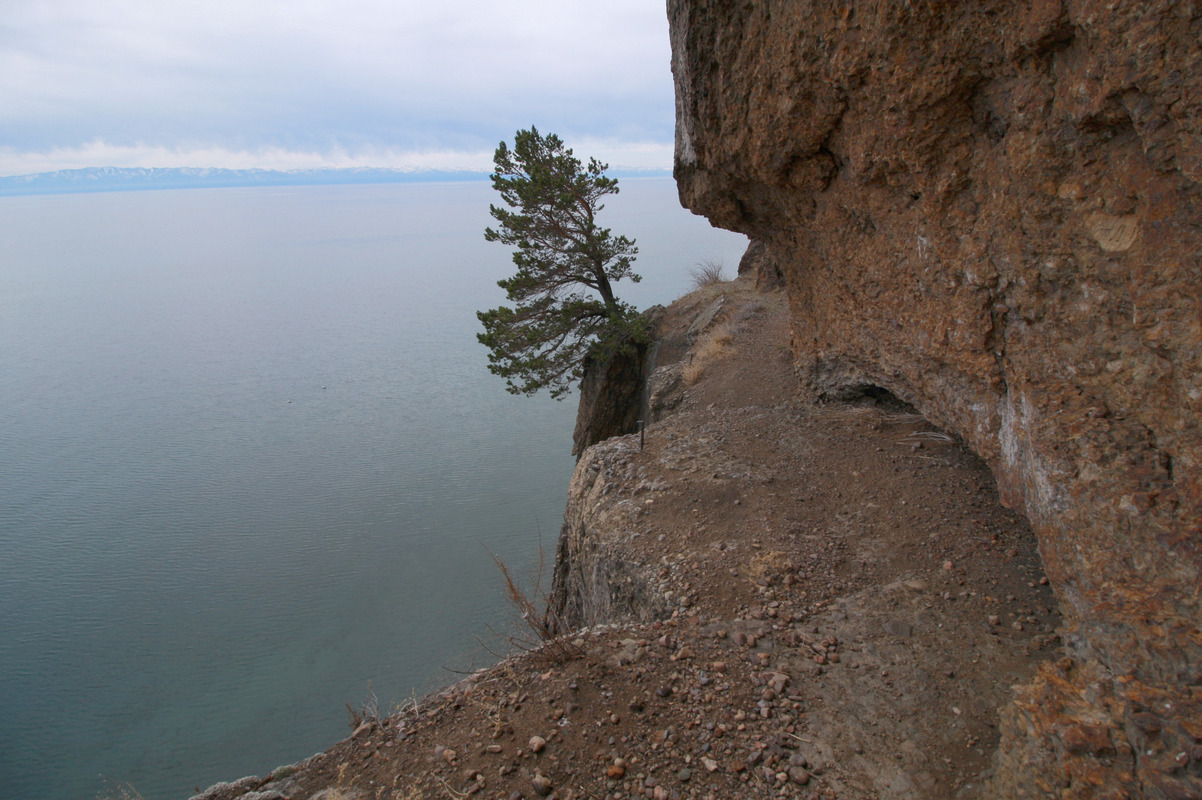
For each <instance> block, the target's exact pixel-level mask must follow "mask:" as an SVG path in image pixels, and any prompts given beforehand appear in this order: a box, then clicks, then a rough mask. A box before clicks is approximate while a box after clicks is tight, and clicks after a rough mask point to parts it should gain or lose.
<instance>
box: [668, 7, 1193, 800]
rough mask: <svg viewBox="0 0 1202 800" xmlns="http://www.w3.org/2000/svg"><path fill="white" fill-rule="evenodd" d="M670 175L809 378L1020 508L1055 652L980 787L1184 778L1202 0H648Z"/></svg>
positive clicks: (1189, 687) (1132, 783)
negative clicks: (935, 430) (1058, 615)
mask: <svg viewBox="0 0 1202 800" xmlns="http://www.w3.org/2000/svg"><path fill="white" fill-rule="evenodd" d="M668 10H669V18H670V21H671V25H672V44H673V70H674V73H675V76H676V81H677V107H678V108H677V110H678V121H677V156H676V175H677V180H678V183H679V186H680V193H681V199H682V202H684V204H685V205H686V206H688V207H689V208H691V209H693V210H694V211H697V212H698V213H702V214H704V215H706V216H708V217H709V218H710V219H711V220H712V221H713V222H714V223H715V224H717V225H721V226H723V227H727V228H731V229H734V230H738V231H741V232H743V233H746V234H748V235H749V236H751V237H752V238H753V239H755V240H759V241H762V242H764V243H765V247H766V248H767V254H766V256H765V257H766V258H768V259H770V260H771V261H772V262H773V263H775V264H776V265H778V267H779V268H780V269H781V270H782V271H783V273H784V276H785V280H786V284H787V286H788V291H789V297H790V303H791V306H792V314H793V348H794V353H795V359H796V369H797V372H798V376H799V378H800V380H801V385H802V387H803V390H804V391H805V392H806V393H808V394H810V395H813V396H817V397H823V396H827V397H833V396H840V395H845V394H849V393H854V392H856V391H859V390H861V389H862V388H864V387H866V386H882V387H885V388H887V389H889V390H890V391H891V392H893V393H894V394H896V395H898V396H899V397H901V398H903V399H905V400H906V401H908V402H910V403H912V404H914V405H915V406H916V407H917V408H919V409H920V410H921V411H922V412H923V413H924V414H925V415H926V416H927V417H928V418H930V419H931V420H932V421H934V422H936V423H937V424H939V425H942V426H944V427H946V428H948V429H951V430H954V431H956V432H957V433H959V434H960V435H962V436H963V437H964V438H965V440H966V441H968V442H970V443H971V444H972V446H973V447H974V448H975V449H976V450H977V452H979V453H980V454H981V455H982V456H983V457H985V458H986V460H987V461H988V462H989V463H990V465H991V466H992V468H993V470H994V472H995V474H996V476H997V478H998V481H999V484H1000V486H1001V487H1002V490H1003V495H1004V497H1005V498H1006V499H1007V501H1008V502H1009V503H1011V504H1013V505H1014V506H1016V507H1020V508H1022V509H1023V510H1024V511H1025V512H1026V514H1027V515H1028V517H1029V518H1030V519H1031V521H1032V524H1033V525H1034V526H1035V528H1036V530H1037V532H1038V535H1039V538H1040V547H1041V551H1042V554H1043V558H1044V561H1045V566H1046V569H1047V573H1048V575H1049V577H1050V578H1051V579H1052V581H1053V583H1054V585H1055V587H1056V590H1057V594H1058V597H1059V598H1060V601H1061V604H1062V606H1063V610H1064V612H1065V614H1066V618H1067V619H1068V621H1069V630H1068V631H1067V636H1066V642H1067V644H1068V646H1067V660H1066V661H1065V662H1063V663H1062V664H1061V665H1060V666H1058V667H1056V668H1055V669H1048V670H1045V671H1044V673H1043V674H1041V676H1040V678H1039V679H1038V680H1037V681H1036V682H1035V683H1033V684H1032V685H1028V686H1026V687H1023V688H1022V689H1021V691H1020V692H1019V695H1018V700H1017V701H1016V703H1015V704H1014V705H1013V706H1011V707H1009V708H1008V709H1007V710H1006V711H1005V713H1004V714H1003V724H1004V731H1005V738H1004V742H1003V751H1002V753H1001V755H1000V757H999V758H1000V762H999V766H1000V767H1001V769H1000V770H999V777H998V778H997V781H996V788H997V791H998V793H999V796H1014V797H1025V796H1032V797H1035V796H1047V794H1048V793H1052V794H1054V795H1057V796H1063V797H1103V796H1106V797H1124V796H1127V797H1191V796H1202V726H1199V724H1198V723H1197V722H1196V721H1197V720H1199V719H1202V633H1200V632H1199V622H1200V620H1202V608H1200V602H1199V578H1200V575H1199V572H1200V570H1202V534H1200V521H1202V477H1200V473H1199V468H1198V467H1199V459H1200V458H1202V428H1200V427H1199V418H1200V417H1202V380H1200V378H1202V305H1200V303H1202V299H1200V298H1202V45H1200V42H1202V7H1199V6H1198V4H1195V3H1191V2H1167V1H1162V2H1142V3H1134V2H1132V3H1108V4H1107V3H1101V2H1074V1H1070V0H1066V1H1065V2H1040V1H1036V2H1002V1H1001V0H998V1H997V2H984V1H980V2H959V3H956V2H942V1H941V0H913V1H911V2H886V1H884V0H880V1H879V2H839V3H817V2H804V1H803V0H755V2H696V1H694V2H687V1H686V0H670V2H669V3H668Z"/></svg>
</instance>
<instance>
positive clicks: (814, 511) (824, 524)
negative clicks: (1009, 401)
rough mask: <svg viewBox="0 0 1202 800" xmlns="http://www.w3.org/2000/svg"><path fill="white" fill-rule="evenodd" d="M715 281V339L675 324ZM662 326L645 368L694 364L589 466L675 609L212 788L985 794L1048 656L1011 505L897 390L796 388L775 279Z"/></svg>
mask: <svg viewBox="0 0 1202 800" xmlns="http://www.w3.org/2000/svg"><path fill="white" fill-rule="evenodd" d="M719 297H722V298H723V299H722V301H721V304H720V306H719V307H718V309H719V310H718V312H717V313H716V314H713V318H712V320H709V321H708V325H706V326H705V327H706V328H711V329H712V326H719V325H726V326H728V329H727V330H726V333H728V334H729V342H728V344H727V345H726V347H725V348H722V347H712V346H707V345H706V341H707V335H706V331H704V330H702V331H699V332H698V331H695V332H694V333H695V334H696V335H695V336H693V337H687V336H686V335H685V333H684V332H685V331H686V330H687V329H688V328H689V327H690V325H693V323H695V322H696V321H698V319H699V318H700V319H701V320H702V321H706V319H705V318H706V317H707V316H708V313H707V312H711V311H713V310H714V308H715V301H716V300H717V299H718V298H719ZM667 326H668V328H669V330H670V331H674V332H675V341H676V342H677V344H678V346H675V347H666V348H664V349H663V350H662V351H661V355H662V356H664V358H662V359H661V363H659V364H657V367H660V368H668V369H672V368H673V366H672V362H678V363H677V364H676V367H675V368H676V369H678V370H680V369H681V368H682V367H684V368H686V369H685V370H684V372H685V374H686V375H689V376H690V377H696V382H695V383H693V384H692V385H688V386H684V385H683V384H682V385H679V386H677V388H675V389H673V390H672V391H670V392H667V393H666V394H665V396H664V397H661V398H659V400H660V401H661V402H660V404H659V406H660V407H663V408H667V409H670V410H668V411H666V412H662V413H664V415H665V416H664V418H663V419H661V420H659V421H658V422H656V423H654V424H653V425H651V426H650V427H649V428H648V430H647V432H646V437H645V440H644V442H643V444H642V446H641V447H640V439H639V437H638V436H637V435H636V436H626V437H618V438H616V439H611V440H609V441H607V442H604V443H602V444H600V445H597V446H596V447H594V448H593V449H592V450H590V452H589V453H587V454H585V456H584V458H583V459H582V462H581V468H582V469H597V470H604V471H605V473H604V474H606V475H609V476H612V477H611V478H610V479H611V480H612V487H611V488H612V491H609V492H608V493H607V495H606V499H605V501H604V502H605V503H606V504H607V508H608V509H609V513H610V514H611V519H612V520H613V521H614V523H615V525H614V529H613V531H612V535H613V536H616V537H621V538H622V541H621V548H622V552H623V554H624V557H625V558H626V559H628V560H629V562H630V563H632V564H635V565H639V566H641V567H642V568H643V569H644V571H646V572H649V573H650V574H651V576H652V580H653V581H654V582H655V585H656V587H657V589H658V590H659V591H660V592H661V593H662V594H663V595H664V597H665V598H666V601H665V607H667V608H670V609H671V612H670V613H671V615H670V616H669V617H668V618H666V619H663V620H661V621H657V622H652V623H644V624H635V623H624V622H622V621H621V620H615V621H612V622H611V623H610V624H607V625H597V626H594V627H592V628H588V629H585V630H580V631H575V632H573V633H571V634H569V635H568V636H567V637H566V638H565V639H564V640H563V641H562V642H560V643H559V646H558V647H556V648H553V649H552V650H542V651H535V652H531V653H525V654H522V655H519V656H517V657H514V658H510V659H507V660H505V661H503V662H501V663H500V664H498V665H496V666H494V667H492V668H490V669H487V670H484V671H482V672H480V673H478V674H476V675H474V676H472V677H471V678H469V679H467V680H464V681H463V682H461V683H459V684H457V685H455V686H452V687H450V688H448V689H446V690H444V691H443V692H441V693H438V694H436V695H434V696H431V697H428V698H425V699H424V700H421V701H420V702H418V703H417V704H416V705H413V706H411V707H409V708H407V709H406V710H404V711H402V712H399V713H397V714H394V715H393V716H390V717H388V718H385V719H374V718H369V719H367V720H366V721H364V723H363V724H362V725H360V726H359V727H358V728H357V729H356V730H355V732H354V733H353V735H352V736H351V737H349V738H348V739H347V740H345V741H343V742H341V743H339V744H338V745H336V746H335V747H333V748H331V749H330V750H329V751H328V752H326V753H322V754H319V755H317V756H314V757H313V758H311V759H308V760H307V761H305V762H301V763H300V764H297V765H294V766H293V767H290V768H284V769H282V770H277V771H276V773H274V774H273V775H272V776H269V777H268V778H266V779H257V778H248V779H244V780H243V781H240V782H238V783H237V784H224V785H219V786H218V787H213V788H212V789H210V790H209V792H207V793H206V796H207V797H208V798H210V800H224V799H225V798H234V797H242V798H246V799H247V800H271V799H272V798H280V797H283V798H296V799H298V800H351V799H352V798H353V799H356V800H369V799H371V800H383V799H384V798H388V799H389V800H406V799H408V798H446V799H449V800H450V799H454V800H457V799H458V798H463V797H468V796H472V797H477V798H496V799H497V800H510V799H512V798H538V797H544V796H551V797H556V798H560V800H571V799H579V798H596V799H597V800H600V799H601V798H606V799H607V800H619V798H652V800H669V799H671V800H677V799H679V798H841V799H842V798H854V799H855V800H860V799H866V798H975V797H981V796H982V780H983V779H984V778H985V777H986V776H987V774H988V770H989V768H990V764H991V758H992V753H993V751H994V749H995V748H996V745H997V709H998V708H999V707H1000V706H1002V705H1004V704H1006V703H1007V702H1009V700H1010V697H1011V689H1010V687H1011V686H1012V685H1014V684H1016V683H1022V682H1024V681H1026V680H1028V679H1029V678H1030V677H1031V675H1032V674H1033V672H1034V670H1035V666H1036V665H1037V663H1038V662H1039V661H1041V660H1045V659H1049V658H1054V657H1056V656H1057V654H1058V652H1059V640H1058V638H1057V636H1056V633H1055V630H1056V627H1057V625H1058V624H1059V617H1058V614H1057V612H1056V610H1055V601H1054V599H1053V597H1052V594H1051V592H1050V590H1049V589H1048V587H1047V585H1046V579H1044V577H1043V572H1042V569H1041V566H1040V560H1039V555H1038V553H1037V551H1036V546H1035V540H1034V537H1033V535H1032V533H1031V531H1030V529H1029V528H1028V526H1027V525H1026V523H1025V521H1024V520H1023V519H1022V518H1021V517H1020V516H1019V515H1017V514H1015V513H1013V512H1011V511H1009V510H1007V509H1006V508H1003V507H1002V506H1001V505H1000V504H999V502H998V499H997V495H996V492H995V489H994V480H993V477H992V475H991V474H990V472H989V470H988V468H987V467H986V466H985V465H984V464H983V463H982V462H981V461H980V460H979V459H978V458H976V457H975V456H974V455H973V454H972V453H971V452H969V451H968V450H967V449H966V448H965V447H964V446H963V445H962V444H961V442H959V441H958V440H957V439H956V438H954V437H952V436H949V435H947V434H945V433H944V432H942V431H940V430H938V429H936V428H934V427H932V426H931V425H929V424H928V423H927V422H926V421H925V420H923V419H922V417H921V416H919V415H918V414H916V413H914V412H913V410H912V409H909V408H907V407H905V406H903V405H902V404H900V403H898V402H897V401H895V400H893V399H892V398H890V397H888V396H884V395H881V396H877V397H865V398H863V399H862V400H861V401H858V402H855V403H850V404H840V405H824V406H818V405H812V404H808V403H806V402H802V401H800V400H798V399H797V394H798V393H797V390H796V384H795V382H794V380H793V378H792V369H791V359H790V355H789V330H788V316H787V309H786V303H785V298H784V297H783V295H780V294H773V293H768V294H763V293H758V292H756V291H755V290H754V288H753V287H752V286H751V285H750V284H749V283H748V282H745V281H744V280H742V279H740V280H738V281H734V282H730V283H724V284H719V285H713V286H708V287H704V288H703V289H701V290H699V291H697V292H695V293H693V294H692V295H689V296H687V297H685V298H682V299H681V300H680V301H677V303H675V304H674V305H673V306H672V307H671V308H670V309H669V311H668V322H667ZM690 366H691V368H690ZM697 376H699V377H697Z"/></svg>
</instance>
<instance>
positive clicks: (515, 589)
mask: <svg viewBox="0 0 1202 800" xmlns="http://www.w3.org/2000/svg"><path fill="white" fill-rule="evenodd" d="M490 555H492V560H493V563H494V564H496V565H497V569H499V570H501V575H502V577H504V579H505V597H506V598H508V600H509V605H510V607H511V608H512V609H513V610H514V612H515V613H516V614H517V617H518V624H517V627H518V632H517V633H515V634H513V635H512V636H507V637H505V639H506V640H507V641H508V642H509V643H510V644H511V645H513V646H514V647H516V648H517V649H518V650H521V651H523V652H526V653H529V654H531V656H532V657H533V658H535V659H537V660H539V661H541V662H543V663H545V664H547V665H556V664H566V663H567V662H568V661H572V660H574V659H577V658H579V657H580V656H582V655H584V651H583V650H582V649H581V648H580V647H577V646H576V645H575V644H574V643H573V642H572V640H571V639H570V638H568V636H566V635H565V634H567V633H568V626H567V624H566V623H565V622H564V621H563V620H562V619H560V617H559V615H558V614H556V613H555V612H554V611H553V610H552V609H551V602H550V600H551V599H550V596H549V595H548V593H547V592H545V591H544V590H543V588H542V587H543V580H542V578H543V564H544V563H546V562H545V559H544V556H543V549H542V545H541V542H540V544H539V553H538V556H539V558H538V563H539V567H538V574H537V575H536V576H535V579H534V588H533V589H532V590H531V591H530V592H527V591H526V590H525V589H523V588H522V587H521V585H520V584H519V583H518V582H517V581H515V580H514V578H513V574H512V573H511V572H510V571H509V566H508V565H507V564H506V563H505V562H504V561H502V560H501V558H500V557H499V556H497V555H496V554H495V553H494V554H490Z"/></svg>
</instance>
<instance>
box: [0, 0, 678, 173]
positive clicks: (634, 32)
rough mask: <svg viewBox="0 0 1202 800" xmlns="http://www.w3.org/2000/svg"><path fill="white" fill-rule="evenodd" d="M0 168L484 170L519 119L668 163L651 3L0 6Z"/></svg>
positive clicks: (626, 159)
mask: <svg viewBox="0 0 1202 800" xmlns="http://www.w3.org/2000/svg"><path fill="white" fill-rule="evenodd" d="M2 7H3V13H2V14H0V175H19V174H25V173H32V172H42V171H47V170H54V169H70V168H78V167H89V166H163V167H174V166H220V167H264V168H293V167H315V166H358V165H362V166H385V167H438V168H473V169H474V168H479V169H487V168H488V167H489V166H491V158H492V151H493V149H494V148H495V147H496V144H497V142H498V141H500V140H501V139H503V138H506V139H511V138H512V136H513V132H514V131H515V130H517V129H518V128H524V127H529V126H530V125H531V124H533V125H536V126H537V127H538V128H539V129H540V130H541V131H544V132H548V131H549V132H555V133H558V134H559V135H560V136H561V137H562V138H564V139H565V140H566V141H567V142H568V144H569V145H571V146H572V147H574V148H575V150H576V152H577V155H581V156H589V155H595V156H597V157H599V158H602V159H603V160H607V161H609V162H610V164H611V166H615V167H617V166H634V167H638V166H642V167H670V166H671V162H672V156H671V152H672V119H673V103H672V78H671V73H670V70H669V56H670V53H669V47H668V26H667V21H666V17H665V11H664V3H663V2H662V0H601V1H600V2H599V1H598V0H201V1H200V2H197V1H196V0H6V2H4V3H3V4H2Z"/></svg>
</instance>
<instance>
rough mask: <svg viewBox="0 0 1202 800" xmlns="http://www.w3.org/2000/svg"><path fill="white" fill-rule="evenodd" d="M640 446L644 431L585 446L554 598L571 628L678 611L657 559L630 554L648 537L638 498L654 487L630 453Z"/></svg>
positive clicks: (555, 610)
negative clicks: (639, 559) (645, 560)
mask: <svg viewBox="0 0 1202 800" xmlns="http://www.w3.org/2000/svg"><path fill="white" fill-rule="evenodd" d="M637 449H638V440H637V437H618V438H610V439H609V440H608V441H604V442H601V443H599V444H597V445H595V446H593V447H590V448H588V449H587V450H585V451H584V453H583V455H582V457H581V459H580V462H579V463H578V464H577V465H576V471H575V472H574V473H573V475H572V482H571V484H570V485H569V487H568V504H567V510H566V511H565V512H564V521H563V528H562V530H561V531H560V534H559V542H558V544H557V547H556V553H555V576H554V583H553V584H552V587H551V597H550V602H549V604H548V605H549V608H550V611H551V613H552V614H553V615H554V618H555V621H556V623H557V627H559V628H561V629H563V630H565V631H567V630H573V629H575V628H581V627H586V626H589V625H595V624H598V623H610V622H617V621H625V622H629V621H640V622H647V621H650V620H655V619H661V618H663V617H666V616H668V614H669V613H670V612H671V606H670V605H669V603H668V602H667V600H666V599H665V597H664V595H663V593H662V591H661V590H660V588H659V586H658V580H657V578H656V571H655V567H654V565H652V564H642V563H636V562H633V561H631V559H630V558H629V556H628V552H627V547H626V545H627V544H628V543H629V541H630V540H631V539H632V538H635V537H637V536H639V535H640V531H639V527H638V525H637V520H638V516H639V508H638V507H637V506H636V505H635V504H633V503H632V502H631V499H630V498H631V497H632V496H633V495H635V494H638V493H641V492H645V491H646V490H647V486H646V485H645V484H646V482H645V481H644V482H642V483H640V480H639V476H638V475H637V473H636V472H634V471H633V470H632V467H631V465H630V461H629V458H628V456H629V454H630V452H631V451H632V450H637Z"/></svg>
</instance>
